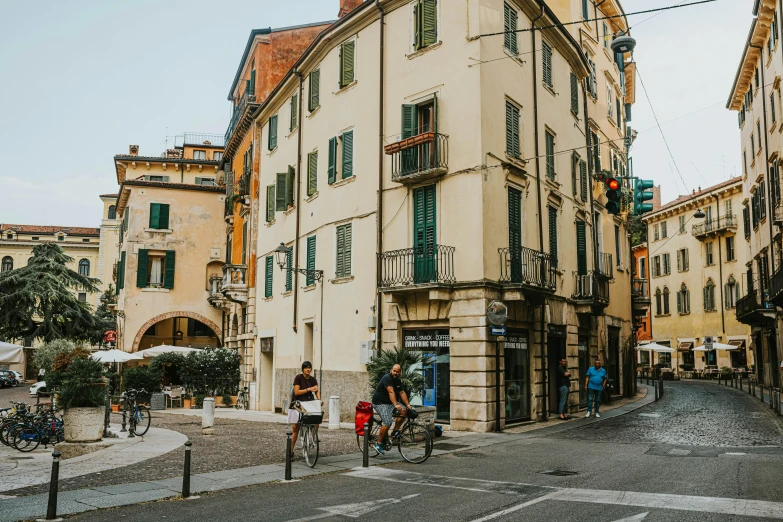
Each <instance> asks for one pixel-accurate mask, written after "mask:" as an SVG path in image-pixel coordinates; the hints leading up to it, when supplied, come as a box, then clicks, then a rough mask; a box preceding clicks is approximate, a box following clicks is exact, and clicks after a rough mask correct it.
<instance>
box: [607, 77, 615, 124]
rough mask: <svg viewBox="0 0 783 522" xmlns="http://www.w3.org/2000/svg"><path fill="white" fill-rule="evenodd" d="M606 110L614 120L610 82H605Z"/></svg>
mask: <svg viewBox="0 0 783 522" xmlns="http://www.w3.org/2000/svg"><path fill="white" fill-rule="evenodd" d="M606 112H607V114H608V115H609V119H610V120H614V101H612V84H610V83H609V82H608V81H607V82H606Z"/></svg>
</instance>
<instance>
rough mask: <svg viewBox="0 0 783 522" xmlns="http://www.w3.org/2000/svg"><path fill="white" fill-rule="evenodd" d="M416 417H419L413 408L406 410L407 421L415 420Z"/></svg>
mask: <svg viewBox="0 0 783 522" xmlns="http://www.w3.org/2000/svg"><path fill="white" fill-rule="evenodd" d="M418 416H419V412H417V411H416V410H414V409H413V408H408V419H409V420H416V418H417V417H418Z"/></svg>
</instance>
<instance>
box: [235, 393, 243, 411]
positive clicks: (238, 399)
mask: <svg viewBox="0 0 783 522" xmlns="http://www.w3.org/2000/svg"><path fill="white" fill-rule="evenodd" d="M243 400H244V396H243V395H240V396H239V397H237V403H236V404H234V408H236V409H237V410H240V409H242V401H243Z"/></svg>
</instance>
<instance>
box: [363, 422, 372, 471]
mask: <svg viewBox="0 0 783 522" xmlns="http://www.w3.org/2000/svg"><path fill="white" fill-rule="evenodd" d="M362 467H363V468H369V467H370V423H369V422H365V423H364V442H363V443H362Z"/></svg>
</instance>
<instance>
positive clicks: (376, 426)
mask: <svg viewBox="0 0 783 522" xmlns="http://www.w3.org/2000/svg"><path fill="white" fill-rule="evenodd" d="M380 431H381V424H380V422H374V421H373V424H372V427H371V428H370V440H369V441H368V446H369V447H368V449H367V452H368V454H369V455H370V456H371V457H377V456H378V451H377V450H376V449H375V443H376V442H378V432H380ZM356 445H357V446H359V451H364V435H356Z"/></svg>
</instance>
